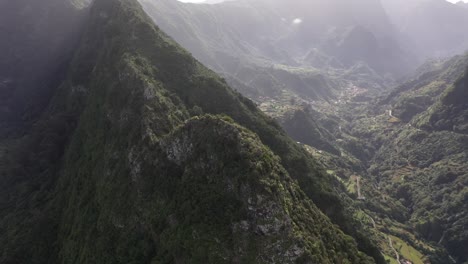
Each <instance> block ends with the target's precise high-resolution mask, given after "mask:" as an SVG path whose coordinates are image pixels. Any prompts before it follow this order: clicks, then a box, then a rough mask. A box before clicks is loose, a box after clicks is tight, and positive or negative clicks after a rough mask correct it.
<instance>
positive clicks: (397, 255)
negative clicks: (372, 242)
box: [387, 236, 401, 264]
mask: <svg viewBox="0 0 468 264" xmlns="http://www.w3.org/2000/svg"><path fill="white" fill-rule="evenodd" d="M387 237H388V244H389V245H390V247H391V248H392V250H393V252H394V253H395V255H396V260H397V262H398V264H401V262H400V254H398V251H397V250H396V249H395V248H394V247H393V241H392V239H391V238H390V236H387Z"/></svg>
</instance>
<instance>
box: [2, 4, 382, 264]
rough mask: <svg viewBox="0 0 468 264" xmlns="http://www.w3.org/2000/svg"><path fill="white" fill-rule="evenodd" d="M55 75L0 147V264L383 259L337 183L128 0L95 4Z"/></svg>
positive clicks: (269, 261)
mask: <svg viewBox="0 0 468 264" xmlns="http://www.w3.org/2000/svg"><path fill="white" fill-rule="evenodd" d="M64 76H65V77H64V78H63V80H62V82H61V85H60V86H59V88H58V89H57V90H56V92H55V93H54V95H53V97H52V98H51V100H50V104H49V105H48V107H47V110H46V111H45V112H44V113H43V114H42V115H41V117H40V118H39V119H38V121H37V122H36V123H35V125H34V126H33V128H32V129H31V131H29V133H27V134H26V135H25V136H24V137H23V138H20V139H16V140H14V141H9V142H8V144H6V143H4V142H1V143H2V145H1V147H2V148H1V150H2V152H0V155H2V153H3V154H5V153H7V154H8V155H7V158H2V159H1V163H0V177H1V181H0V190H1V191H0V208H2V210H0V219H1V220H0V232H1V235H0V248H1V254H0V262H2V263H188V262H190V263H278V262H281V263H373V262H375V261H376V262H381V263H382V258H381V256H380V254H379V252H378V251H377V250H376V249H375V247H373V246H372V245H370V244H368V240H367V239H366V238H364V237H363V236H362V235H360V233H359V228H358V226H355V224H356V223H355V222H353V221H352V219H351V218H350V217H349V216H348V215H347V214H346V212H347V211H345V209H344V208H343V203H342V201H340V200H339V198H338V195H337V193H338V191H337V190H339V189H340V185H339V184H337V182H336V181H333V180H332V178H331V177H329V176H327V175H326V174H324V173H323V172H322V170H321V169H320V167H319V166H318V165H317V164H316V163H315V162H314V161H313V160H312V159H311V157H310V156H309V154H308V153H306V151H305V150H303V149H302V148H301V147H300V146H298V145H297V144H295V143H294V142H293V141H292V140H290V139H289V138H288V137H287V136H286V135H285V134H284V132H282V130H281V129H280V128H279V126H278V125H277V124H276V123H275V122H273V121H272V120H271V119H270V118H268V117H266V116H265V115H264V114H262V113H261V112H260V111H259V110H258V109H257V108H256V107H255V106H254V105H253V103H252V102H250V101H249V100H248V99H245V98H244V97H242V96H240V95H239V94H237V93H235V92H233V91H232V90H231V89H230V88H229V87H228V86H227V85H226V83H225V82H223V80H221V79H220V78H219V77H218V76H217V75H216V74H214V73H213V72H211V71H209V70H207V69H206V68H205V67H203V66H202V65H201V64H200V63H198V62H197V61H196V60H195V59H193V58H192V57H191V56H190V55H189V54H188V53H187V52H186V51H184V50H183V49H181V48H180V47H179V46H178V45H177V44H175V43H174V42H173V41H172V40H171V39H170V38H168V37H167V36H166V35H165V34H164V33H162V32H161V31H160V30H159V29H158V28H157V27H156V26H154V25H153V23H152V21H150V19H149V18H148V17H147V16H146V15H145V14H144V12H143V11H142V9H141V7H140V6H139V4H138V3H137V2H136V1H134V0H95V2H94V4H93V5H92V7H91V10H90V16H89V18H88V19H87V26H86V30H85V32H84V33H83V37H82V39H81V41H80V44H79V48H78V49H77V50H76V51H75V53H74V57H73V60H72V62H71V64H70V67H69V68H68V70H67V72H66V74H65V75H64ZM203 113H207V114H212V115H203ZM213 115H215V116H213ZM218 115H227V116H229V117H220V116H218ZM197 116H199V117H197ZM231 118H232V119H231ZM241 125H242V126H244V127H246V128H244V127H242V126H241ZM248 129H249V130H248ZM254 133H256V134H257V135H258V136H257V135H256V134H254ZM263 144H265V145H267V146H268V147H269V148H268V147H266V146H265V145H263ZM270 149H271V150H270ZM299 186H300V187H299ZM312 201H314V203H315V204H316V205H317V206H319V207H320V209H321V210H319V209H318V208H317V207H316V206H315V205H314V203H313V202H312ZM322 211H323V212H325V213H327V214H328V215H329V216H330V217H331V218H332V219H333V221H334V223H337V224H339V225H340V226H341V228H342V229H344V230H345V231H346V232H347V233H349V234H352V235H354V236H355V237H356V238H357V239H358V242H359V244H358V245H356V243H355V242H354V241H353V239H352V238H351V237H349V236H347V235H345V234H344V233H343V232H342V231H341V230H340V229H339V228H338V227H337V226H336V225H334V224H333V223H332V222H331V221H330V220H329V219H328V218H327V217H326V216H325V215H324V214H323V213H322ZM358 248H359V249H361V250H365V251H366V252H367V254H371V255H373V257H374V259H375V261H374V260H372V259H371V258H370V257H368V256H366V255H365V254H363V253H361V252H360V251H359V250H358Z"/></svg>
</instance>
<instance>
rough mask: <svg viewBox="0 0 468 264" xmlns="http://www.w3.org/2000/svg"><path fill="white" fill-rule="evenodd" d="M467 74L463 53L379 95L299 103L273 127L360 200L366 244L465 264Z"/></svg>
mask: <svg viewBox="0 0 468 264" xmlns="http://www.w3.org/2000/svg"><path fill="white" fill-rule="evenodd" d="M467 71H468V55H464V56H456V57H453V58H451V59H449V60H434V61H431V62H428V63H426V64H425V65H423V66H422V67H421V68H420V69H419V70H418V71H417V74H416V75H415V77H414V78H412V79H410V80H408V81H407V82H406V83H404V84H402V85H400V86H399V87H397V88H396V89H394V90H392V91H390V92H388V94H387V95H384V96H381V97H376V98H367V97H366V96H363V95H359V94H358V95H349V96H351V97H350V98H348V101H345V102H343V101H342V102H340V103H338V104H332V105H327V104H314V103H311V104H310V105H309V106H307V107H304V106H303V105H302V104H301V105H298V106H297V109H296V110H291V111H290V112H289V113H288V114H286V115H284V117H283V118H282V120H281V123H282V125H283V126H284V127H285V128H286V130H287V131H288V132H289V133H290V135H291V136H292V137H293V138H295V139H296V140H301V142H304V143H305V144H307V146H306V147H307V148H308V149H310V151H311V153H313V155H314V156H315V157H316V159H318V160H319V161H320V162H321V163H322V164H323V165H324V166H325V167H326V168H327V169H328V170H327V171H328V172H329V173H330V174H331V175H335V176H337V177H339V178H340V179H342V181H343V183H344V184H345V185H346V186H347V188H348V192H349V193H350V194H354V195H355V198H356V199H358V200H360V201H361V205H360V208H361V209H362V212H363V213H364V215H367V216H365V217H364V220H365V221H367V223H368V226H369V228H370V229H371V230H374V231H376V230H377V232H371V233H370V235H369V237H371V239H372V240H373V241H374V243H377V244H379V243H380V245H381V248H383V249H384V252H385V246H386V245H385V244H387V243H388V242H387V241H388V237H390V239H391V240H392V242H393V243H398V245H400V249H399V250H397V251H398V252H399V256H400V257H401V258H404V259H407V260H411V261H412V263H423V262H426V261H430V262H431V263H465V262H466V261H467V256H466V252H465V248H466V246H467V245H468V241H467V233H466V231H465V227H466V226H467V221H468V215H467V212H468V207H467V203H466V201H467V200H466V199H467V194H468V187H467V186H468V182H467V181H468V174H467V172H468V167H467V166H466V164H468V149H467V148H468V137H467V133H466V132H467V131H466V127H467V120H468V114H467V110H468V103H467V101H466V95H467V94H466V93H467V91H468V87H467V83H466V78H467V75H468V74H467ZM373 101H374V102H375V103H373ZM314 109H320V112H317V111H316V110H314ZM368 219H372V221H369V220H368ZM379 232H380V233H379ZM382 234H385V235H384V236H383V235H382ZM395 241H396V242H395ZM440 247H443V248H445V250H447V251H448V253H449V255H450V256H449V255H446V256H445V257H443V256H444V253H443V252H441V251H440V250H441V248H440ZM431 255H432V257H431ZM390 256H394V255H390Z"/></svg>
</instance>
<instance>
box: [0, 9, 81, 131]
mask: <svg viewBox="0 0 468 264" xmlns="http://www.w3.org/2000/svg"><path fill="white" fill-rule="evenodd" d="M75 4H76V3H75ZM0 10H2V15H1V16H0V39H1V40H2V41H0V50H1V52H0V105H1V106H0V118H1V119H0V135H4V134H5V133H7V132H8V131H7V130H6V129H7V128H8V129H9V131H10V132H11V130H12V129H15V133H16V132H18V129H19V130H21V129H23V128H27V127H28V126H29V125H30V122H31V121H32V120H34V118H36V117H37V115H38V114H39V113H41V111H42V110H43V109H44V107H46V105H47V104H48V100H49V98H50V97H51V94H52V93H53V89H52V87H54V86H57V85H58V82H59V80H60V78H62V77H63V75H64V74H65V72H64V71H63V68H66V64H67V61H69V59H70V56H71V52H72V50H73V49H74V48H75V44H76V41H77V38H78V32H79V31H80V28H81V26H82V25H81V24H82V21H83V19H82V16H83V13H84V12H83V11H81V10H80V9H79V8H78V7H76V6H75V5H74V4H72V3H71V2H68V1H58V0H57V1H45V2H43V1H29V0H18V1H8V0H1V1H0Z"/></svg>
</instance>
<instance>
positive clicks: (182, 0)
mask: <svg viewBox="0 0 468 264" xmlns="http://www.w3.org/2000/svg"><path fill="white" fill-rule="evenodd" d="M179 1H181V2H190V3H200V2H203V1H205V0H179ZM447 1H449V2H452V3H456V2H458V1H459V0H447ZM463 1H464V2H468V0H463Z"/></svg>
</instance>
